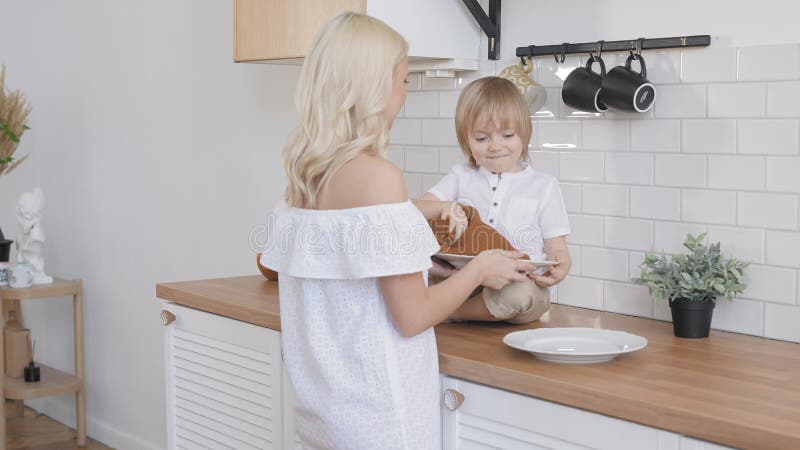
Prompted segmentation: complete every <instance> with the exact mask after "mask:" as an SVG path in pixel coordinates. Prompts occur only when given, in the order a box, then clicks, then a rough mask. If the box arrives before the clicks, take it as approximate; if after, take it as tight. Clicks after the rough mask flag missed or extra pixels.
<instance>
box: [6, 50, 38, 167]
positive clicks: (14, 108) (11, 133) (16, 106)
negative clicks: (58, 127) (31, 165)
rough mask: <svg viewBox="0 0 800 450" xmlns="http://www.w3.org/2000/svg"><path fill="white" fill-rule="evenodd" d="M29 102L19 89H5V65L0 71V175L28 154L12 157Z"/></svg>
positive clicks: (26, 118) (23, 126)
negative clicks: (17, 157)
mask: <svg viewBox="0 0 800 450" xmlns="http://www.w3.org/2000/svg"><path fill="white" fill-rule="evenodd" d="M30 112H31V104H30V103H29V102H28V100H27V99H26V98H25V94H23V93H22V92H20V91H8V90H7V89H6V66H5V65H4V66H3V68H2V71H0V175H3V174H4V173H11V171H12V170H14V169H16V168H17V166H19V165H20V164H21V163H22V161H25V159H26V158H27V157H28V155H25V156H23V157H22V158H19V159H16V158H14V151H15V150H16V149H17V146H18V145H19V140H20V138H21V137H22V134H23V133H25V130H29V129H30V128H29V127H28V125H26V124H25V122H26V121H27V120H28V114H30Z"/></svg>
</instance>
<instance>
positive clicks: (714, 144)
mask: <svg viewBox="0 0 800 450" xmlns="http://www.w3.org/2000/svg"><path fill="white" fill-rule="evenodd" d="M682 134H683V139H682V143H683V151H684V152H686V153H736V121H735V120H684V121H683V132H682Z"/></svg>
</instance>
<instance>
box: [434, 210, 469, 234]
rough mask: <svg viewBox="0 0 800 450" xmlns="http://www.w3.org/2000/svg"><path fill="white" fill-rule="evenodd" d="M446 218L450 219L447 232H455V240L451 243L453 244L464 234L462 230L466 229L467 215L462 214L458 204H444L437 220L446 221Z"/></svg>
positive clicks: (462, 211)
mask: <svg viewBox="0 0 800 450" xmlns="http://www.w3.org/2000/svg"><path fill="white" fill-rule="evenodd" d="M448 217H449V218H450V223H449V226H448V229H447V232H448V233H452V232H453V231H454V230H455V238H454V239H453V242H455V241H457V240H458V238H460V237H461V235H462V234H464V230H466V229H467V225H468V224H469V220H468V219H467V213H466V212H464V208H462V207H461V205H459V204H458V202H445V203H444V206H443V207H442V213H441V215H440V216H439V218H440V219H447V218H448Z"/></svg>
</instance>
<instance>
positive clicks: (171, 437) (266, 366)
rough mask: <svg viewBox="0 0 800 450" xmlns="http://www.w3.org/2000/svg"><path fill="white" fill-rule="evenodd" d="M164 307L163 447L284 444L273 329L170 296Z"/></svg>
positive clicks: (287, 402) (284, 411)
mask: <svg viewBox="0 0 800 450" xmlns="http://www.w3.org/2000/svg"><path fill="white" fill-rule="evenodd" d="M165 310H166V311H168V312H169V313H162V314H163V316H165V317H167V320H166V322H169V320H170V319H171V318H172V317H174V320H173V321H172V322H171V323H168V325H167V331H166V339H165V344H166V369H167V370H166V372H167V380H166V381H167V383H166V385H167V448H169V449H201V448H202V449H204V448H213V449H234V450H252V449H282V448H292V447H293V445H292V442H293V441H294V440H295V439H294V437H295V433H294V423H293V422H294V421H293V417H292V413H291V412H292V410H293V409H292V407H291V395H287V391H289V392H290V391H291V387H290V386H289V382H288V377H285V375H284V370H283V363H282V359H281V346H280V345H281V344H280V333H279V332H277V331H274V330H270V329H268V328H263V327H258V326H255V325H251V324H248V323H244V322H240V321H237V320H233V319H229V318H225V317H222V316H217V315H214V314H210V313H206V312H202V311H198V310H194V309H191V308H186V307H182V306H179V305H175V304H171V303H167V304H166V305H165ZM170 313H171V314H172V316H170Z"/></svg>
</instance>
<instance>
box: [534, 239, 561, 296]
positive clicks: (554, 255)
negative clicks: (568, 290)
mask: <svg viewBox="0 0 800 450" xmlns="http://www.w3.org/2000/svg"><path fill="white" fill-rule="evenodd" d="M544 252H545V253H546V254H547V259H548V260H549V261H558V264H557V265H555V266H551V267H550V270H549V271H548V272H547V273H544V274H542V275H535V274H530V275H529V276H530V277H531V279H533V280H534V281H535V282H536V284H538V285H539V286H545V287H548V286H553V285H555V284H558V283H560V282H561V281H562V280H563V279H564V278H566V276H567V274H568V273H569V270H570V268H572V258H571V257H570V255H569V248H568V247H567V237H566V236H558V237H554V238H550V239H545V240H544Z"/></svg>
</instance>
